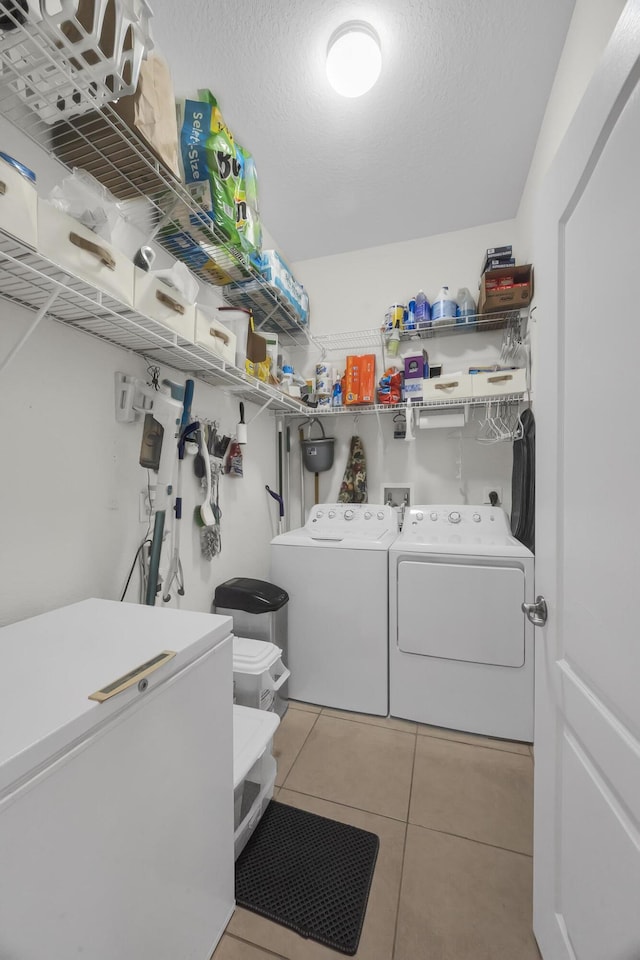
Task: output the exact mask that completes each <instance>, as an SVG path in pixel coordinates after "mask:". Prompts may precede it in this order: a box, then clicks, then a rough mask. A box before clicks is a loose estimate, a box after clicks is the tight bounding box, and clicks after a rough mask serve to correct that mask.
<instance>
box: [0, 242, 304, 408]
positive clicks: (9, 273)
mask: <svg viewBox="0 0 640 960" xmlns="http://www.w3.org/2000/svg"><path fill="white" fill-rule="evenodd" d="M54 291H55V292H56V293H57V297H56V300H55V301H54V303H53V305H52V306H51V308H50V309H49V311H48V313H47V316H49V317H51V318H52V319H53V320H56V321H58V322H59V323H64V324H65V325H66V326H67V327H72V328H73V329H75V330H82V331H83V332H84V333H88V334H90V335H91V336H93V337H96V338H98V339H99V340H103V341H106V342H107V343H111V344H113V345H115V346H118V347H124V349H126V350H130V351H132V352H133V353H136V354H139V355H142V356H144V357H145V358H148V359H151V360H155V361H156V362H158V363H164V364H166V365H167V366H170V367H172V368H174V369H176V370H181V371H184V372H185V373H188V374H189V375H191V376H193V377H195V378H197V379H199V380H203V381H205V382H206V383H209V384H212V385H213V386H221V387H223V388H224V389H226V390H229V391H231V392H233V393H236V394H238V396H239V397H240V398H241V399H244V400H247V401H250V402H252V403H259V404H265V403H267V401H269V404H270V406H271V407H272V408H273V409H274V410H278V411H281V412H296V411H299V410H300V403H299V402H298V401H296V400H295V399H293V398H291V397H287V396H285V395H284V394H282V393H281V392H280V391H279V390H277V389H275V388H274V387H272V386H270V385H269V384H266V383H262V382H261V381H259V380H256V379H254V378H253V377H248V376H247V375H246V374H245V373H243V372H242V371H241V370H239V369H238V368H237V367H234V366H233V365H232V364H228V363H226V362H225V361H224V360H222V359H221V358H218V357H215V356H214V355H213V354H211V353H209V352H208V351H206V350H205V349H204V348H202V347H199V346H198V345H196V344H193V343H190V342H189V341H188V340H186V339H184V338H182V337H180V336H179V335H178V334H177V333H175V332H174V331H172V330H169V329H168V328H167V327H165V326H163V325H162V324H161V323H159V322H158V321H157V320H153V319H151V318H150V317H146V316H144V315H143V314H140V313H137V312H136V311H134V310H133V309H132V308H131V307H130V306H127V305H126V304H123V303H121V302H120V301H119V300H116V299H115V298H113V297H111V296H108V295H107V294H105V293H102V292H100V291H99V290H96V289H95V288H94V287H92V286H91V285H90V284H88V283H86V282H85V281H83V280H80V279H79V278H78V277H74V276H72V275H70V274H69V273H68V272H66V271H65V270H64V269H63V268H62V267H59V266H58V265H57V264H54V263H52V262H51V261H49V260H46V259H45V258H44V257H42V256H40V255H39V254H37V253H35V252H34V251H33V250H31V249H30V248H28V247H26V246H24V245H23V244H21V243H20V242H19V241H17V240H15V239H14V238H12V237H10V236H8V235H7V234H4V233H2V232H0V298H2V299H4V300H5V301H7V302H9V303H14V304H16V305H18V306H21V307H26V308H27V309H29V310H33V311H37V310H40V309H41V308H42V307H43V306H44V305H45V303H46V302H47V300H48V299H49V297H50V296H51V294H52V293H53V292H54Z"/></svg>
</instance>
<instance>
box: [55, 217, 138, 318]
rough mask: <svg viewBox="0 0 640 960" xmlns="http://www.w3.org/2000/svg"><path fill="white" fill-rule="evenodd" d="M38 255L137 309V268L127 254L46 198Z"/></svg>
mask: <svg viewBox="0 0 640 960" xmlns="http://www.w3.org/2000/svg"><path fill="white" fill-rule="evenodd" d="M38 253H41V254H42V256H43V257H46V258H47V260H51V262H52V263H57V264H58V266H60V267H63V268H64V269H65V270H68V271H69V273H70V274H72V275H73V276H75V277H79V278H80V279H81V280H85V281H86V282H87V283H89V284H90V285H91V286H93V287H97V289H98V290H102V291H103V293H107V294H109V296H111V297H115V298H116V299H117V300H119V301H120V302H121V303H124V304H126V305H127V306H129V307H132V306H133V276H134V266H133V263H132V262H131V260H130V259H129V258H128V257H127V255H126V254H125V253H123V252H122V251H121V250H117V249H116V248H115V247H114V246H113V245H112V244H111V243H109V242H108V241H106V240H103V239H102V237H98V236H97V235H96V234H95V233H93V232H92V231H91V230H88V229H87V228H86V227H85V226H83V225H82V224H81V223H80V222H79V221H78V220H74V219H73V217H70V216H68V215H67V214H66V213H62V211H61V210H57V209H56V208H55V207H53V206H52V205H51V204H50V203H47V202H46V201H45V200H42V199H39V200H38Z"/></svg>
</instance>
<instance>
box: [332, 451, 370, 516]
mask: <svg viewBox="0 0 640 960" xmlns="http://www.w3.org/2000/svg"><path fill="white" fill-rule="evenodd" d="M366 502H367V465H366V461H365V456H364V447H363V446H362V440H361V439H360V437H351V447H350V449H349V456H348V457H347V466H346V469H345V471H344V477H343V479H342V484H341V486H340V493H339V494H338V503H366Z"/></svg>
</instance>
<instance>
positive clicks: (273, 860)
mask: <svg viewBox="0 0 640 960" xmlns="http://www.w3.org/2000/svg"><path fill="white" fill-rule="evenodd" d="M379 846H380V841H379V840H378V837H377V836H376V835H375V834H374V833H368V832H367V831H366V830H360V829H358V828H357V827H352V826H350V825H349V824H346V823H338V822H337V821H335V820H328V819H327V818H326V817H319V816H317V815H316V814H314V813H307V812H306V810H298V808H297V807H289V806H287V805H286V804H284V803H278V802H277V801H274V800H272V801H271V803H270V804H269V806H268V807H267V809H266V810H265V813H264V816H263V817H262V820H261V822H260V823H259V824H258V826H257V828H256V832H255V833H254V835H253V836H252V837H251V839H250V841H249V843H248V844H247V846H246V847H245V849H244V850H243V852H242V853H241V854H240V857H239V858H238V861H237V863H236V901H237V903H238V906H241V907H246V909H247V910H252V911H253V912H254V913H259V914H260V915H261V916H263V917H268V918H269V920H273V921H275V922H276V923H281V924H282V925H283V926H285V927H290V928H291V929H292V930H295V931H296V933H299V934H300V935H301V936H303V937H308V938H310V939H311V940H317V941H318V943H323V944H325V946H327V947H331V949H332V950H338V951H340V953H346V954H349V955H350V956H353V954H354V953H355V952H356V950H357V949H358V943H359V941H360V934H361V932H362V925H363V923H364V915H365V911H366V909H367V900H368V898H369V890H370V888H371V881H372V879H373V869H374V867H375V863H376V857H377V855H378V847H379Z"/></svg>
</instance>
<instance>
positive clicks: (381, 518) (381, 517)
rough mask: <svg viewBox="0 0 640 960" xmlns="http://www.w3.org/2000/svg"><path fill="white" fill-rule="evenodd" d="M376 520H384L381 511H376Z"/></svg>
mask: <svg viewBox="0 0 640 960" xmlns="http://www.w3.org/2000/svg"><path fill="white" fill-rule="evenodd" d="M378 520H384V513H383V512H382V510H378Z"/></svg>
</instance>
